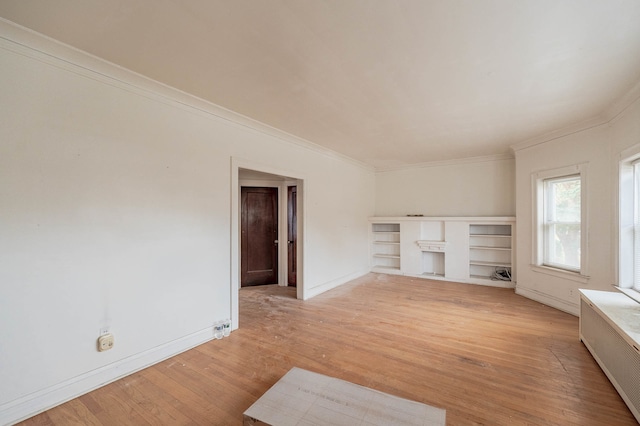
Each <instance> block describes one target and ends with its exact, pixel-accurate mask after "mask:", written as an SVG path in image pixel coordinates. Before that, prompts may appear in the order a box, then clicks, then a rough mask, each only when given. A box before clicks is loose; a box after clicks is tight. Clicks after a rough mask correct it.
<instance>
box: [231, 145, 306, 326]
mask: <svg viewBox="0 0 640 426" xmlns="http://www.w3.org/2000/svg"><path fill="white" fill-rule="evenodd" d="M240 169H247V170H255V171H258V172H262V173H269V174H272V175H277V176H283V177H285V179H284V182H283V186H284V187H286V186H287V185H292V184H295V185H296V186H297V187H298V202H297V204H298V205H297V219H298V250H297V253H296V256H297V258H298V270H297V273H298V277H297V278H298V282H297V287H296V297H297V298H298V299H304V295H305V291H304V281H305V280H304V263H305V262H304V241H305V232H304V229H305V220H304V217H305V208H304V206H305V198H306V197H305V196H304V190H305V179H304V176H302V175H301V174H300V173H297V172H292V171H290V170H282V169H277V168H274V167H271V166H267V165H264V164H261V163H258V162H255V161H251V160H246V159H241V158H237V157H231V271H230V272H231V301H230V302H231V324H232V327H233V329H234V330H235V329H237V328H238V319H239V316H240V315H239V304H238V291H239V290H240V254H241V253H240V220H241V218H240V213H241V212H240V202H241V200H240V179H239V172H240ZM294 181H295V183H294ZM280 192H282V191H280ZM279 198H280V197H279ZM284 200H285V203H284V204H283V209H282V210H285V212H286V209H285V208H284V206H286V198H284ZM279 204H280V203H279ZM282 228H284V231H285V232H284V238H282V235H283V233H282V232H280V233H279V240H280V241H282V242H285V241H287V237H286V226H285V227H282ZM279 246H280V248H279V250H278V254H279V255H278V259H279V260H278V268H279V270H282V268H284V272H285V273H284V274H283V273H279V274H278V280H279V281H281V280H282V279H283V278H282V277H285V278H284V279H285V280H286V271H287V256H286V248H287V244H282V243H281V244H280V245H279ZM283 252H284V253H285V255H282V253H283ZM279 284H281V285H286V281H284V283H281V282H279Z"/></svg>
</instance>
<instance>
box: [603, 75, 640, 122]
mask: <svg viewBox="0 0 640 426" xmlns="http://www.w3.org/2000/svg"><path fill="white" fill-rule="evenodd" d="M638 100H640V80H638V82H637V83H636V84H635V85H633V86H632V87H631V89H630V90H628V91H627V92H626V93H625V94H624V95H623V96H622V97H621V98H619V99H618V100H616V101H615V102H614V103H612V104H611V106H609V108H607V110H606V111H605V117H606V118H607V122H608V123H609V124H613V123H615V122H616V121H618V119H619V118H620V117H622V116H623V115H624V112H625V111H626V110H627V109H629V108H630V107H631V105H633V104H634V103H636V102H637V101H638Z"/></svg>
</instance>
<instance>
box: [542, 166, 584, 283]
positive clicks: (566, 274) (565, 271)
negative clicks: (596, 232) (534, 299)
mask: <svg viewBox="0 0 640 426" xmlns="http://www.w3.org/2000/svg"><path fill="white" fill-rule="evenodd" d="M587 172H588V164H587V163H582V164H576V165H572V166H566V167H560V168H555V169H548V170H541V171H537V172H535V173H533V174H532V175H531V182H532V206H533V215H532V216H533V217H532V219H533V225H532V234H533V235H532V245H533V246H532V250H531V253H532V259H531V266H532V268H533V269H534V270H535V271H537V272H543V273H547V274H549V275H554V276H557V277H560V278H566V279H571V280H577V281H580V282H583V283H586V282H587V280H588V278H589V273H588V271H589V261H588V260H589V256H588V247H589V241H588V237H589V236H588V232H587V230H588V229H589V217H588V209H587V205H588V203H587V201H588V200H587V194H588V191H587V187H588V173H587ZM571 176H576V177H578V178H579V179H580V268H579V269H575V268H570V267H569V268H568V267H566V265H556V264H549V263H547V262H546V261H545V247H544V245H545V238H544V234H545V220H544V219H545V201H546V200H545V189H544V186H545V182H548V181H550V180H554V179H562V178H567V177H571Z"/></svg>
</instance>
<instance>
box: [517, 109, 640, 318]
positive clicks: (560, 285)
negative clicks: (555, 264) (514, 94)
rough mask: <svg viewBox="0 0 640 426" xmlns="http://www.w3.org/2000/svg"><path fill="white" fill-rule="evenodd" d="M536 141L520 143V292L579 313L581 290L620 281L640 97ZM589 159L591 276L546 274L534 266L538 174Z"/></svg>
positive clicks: (605, 287)
mask: <svg viewBox="0 0 640 426" xmlns="http://www.w3.org/2000/svg"><path fill="white" fill-rule="evenodd" d="M600 122H601V124H598V123H594V125H592V126H590V127H588V128H587V129H585V130H581V131H575V132H573V133H570V132H568V133H570V134H567V135H565V136H556V137H554V138H552V139H551V140H549V141H547V142H543V143H539V144H536V145H533V144H532V145H530V146H523V147H520V148H519V147H515V151H516V171H517V172H516V194H517V197H516V215H517V235H518V238H517V251H516V253H517V265H518V282H517V286H516V292H517V293H519V294H522V295H524V296H527V297H530V298H532V299H534V300H538V301H540V302H542V303H546V304H548V305H550V306H554V307H556V308H558V309H562V310H564V311H567V312H570V313H573V314H575V315H578V313H579V294H578V289H579V288H588V289H595V290H606V291H612V290H613V288H612V285H613V284H614V283H616V268H617V263H616V250H617V236H616V234H617V213H616V212H617V197H618V161H619V159H620V158H619V157H620V152H621V151H622V150H624V149H625V148H628V147H629V146H631V145H633V144H638V143H640V124H639V123H640V100H636V101H635V103H633V104H631V106H629V107H627V108H626V109H625V110H624V111H623V112H622V113H621V114H620V115H618V116H617V117H616V118H615V119H612V120H608V119H606V118H603V119H602V120H600ZM580 163H586V164H587V165H588V166H587V167H588V171H587V174H588V175H587V182H586V184H587V200H586V202H587V221H588V228H587V229H588V232H587V235H586V236H583V238H588V252H587V258H588V260H587V261H588V276H589V278H588V279H586V280H584V281H576V280H573V279H567V278H565V277H560V276H554V275H549V274H546V273H542V272H540V271H539V269H537V268H534V267H532V266H531V265H532V247H533V242H532V237H533V234H532V226H533V223H532V221H533V218H532V211H533V208H534V206H533V197H532V174H533V173H535V172H538V171H542V170H547V169H554V168H560V167H563V166H570V165H574V164H580Z"/></svg>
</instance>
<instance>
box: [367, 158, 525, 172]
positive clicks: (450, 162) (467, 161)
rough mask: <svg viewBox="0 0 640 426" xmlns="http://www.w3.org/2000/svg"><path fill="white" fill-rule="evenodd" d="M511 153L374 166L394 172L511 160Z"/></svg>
mask: <svg viewBox="0 0 640 426" xmlns="http://www.w3.org/2000/svg"><path fill="white" fill-rule="evenodd" d="M513 159H514V156H513V154H493V155H483V156H479V157H464V158H457V159H453V160H442V161H429V162H426V163H417V164H410V165H402V166H388V167H376V173H386V172H395V171H399V170H410V169H424V168H428V167H443V166H458V165H461V164H471V163H487V162H491V161H503V160H513Z"/></svg>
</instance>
